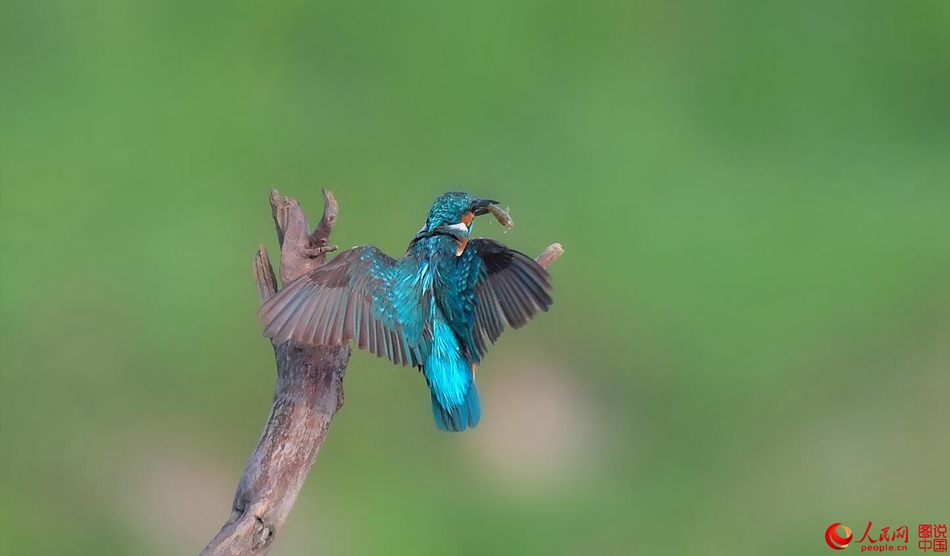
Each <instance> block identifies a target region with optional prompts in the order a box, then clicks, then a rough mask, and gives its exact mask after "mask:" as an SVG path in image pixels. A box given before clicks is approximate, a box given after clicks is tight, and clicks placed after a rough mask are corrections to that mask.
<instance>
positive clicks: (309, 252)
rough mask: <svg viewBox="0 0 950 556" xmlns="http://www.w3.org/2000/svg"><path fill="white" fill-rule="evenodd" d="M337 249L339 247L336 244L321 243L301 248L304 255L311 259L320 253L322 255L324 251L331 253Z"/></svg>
mask: <svg viewBox="0 0 950 556" xmlns="http://www.w3.org/2000/svg"><path fill="white" fill-rule="evenodd" d="M337 249H339V247H338V246H336V245H323V246H320V247H305V248H304V249H303V253H304V255H306V256H308V257H310V258H311V259H316V258H317V257H319V256H320V255H323V254H324V253H332V252H333V251H336V250H337Z"/></svg>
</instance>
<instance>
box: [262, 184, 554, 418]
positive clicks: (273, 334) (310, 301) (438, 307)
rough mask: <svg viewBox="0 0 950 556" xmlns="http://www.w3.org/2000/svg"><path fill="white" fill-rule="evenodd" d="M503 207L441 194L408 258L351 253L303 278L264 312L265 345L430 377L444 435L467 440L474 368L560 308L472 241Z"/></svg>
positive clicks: (516, 267)
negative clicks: (359, 355) (369, 356)
mask: <svg viewBox="0 0 950 556" xmlns="http://www.w3.org/2000/svg"><path fill="white" fill-rule="evenodd" d="M495 205H497V201H494V200H492V199H483V198H477V197H473V196H472V195H469V194H468V193H461V192H450V193H445V194H443V195H440V196H439V197H438V198H437V199H436V200H435V202H434V203H433V204H432V208H431V210H429V216H428V218H427V219H426V222H425V225H424V226H422V229H420V230H419V232H418V233H416V235H415V237H413V238H412V241H410V242H409V248H408V249H407V251H406V255H405V256H404V257H403V258H401V259H398V260H397V259H394V258H393V257H390V256H389V255H387V254H386V253H384V252H383V251H381V250H380V249H379V248H377V247H375V246H373V245H361V246H357V247H353V248H351V249H347V250H346V251H343V252H341V253H340V254H339V255H337V256H336V257H334V258H333V259H332V260H330V261H329V262H327V263H326V264H324V265H323V266H320V267H318V268H316V269H314V270H312V271H310V272H309V273H307V274H305V275H303V276H301V277H300V278H298V279H296V280H294V281H293V282H291V283H289V284H286V285H285V287H284V288H283V289H282V290H281V291H280V292H279V293H277V294H276V295H275V296H274V297H272V298H271V299H270V300H268V301H267V303H265V304H264V305H263V306H262V307H261V309H260V310H259V311H258V316H259V318H260V321H261V324H262V325H263V326H264V336H267V337H269V338H271V339H272V340H273V341H274V343H276V344H282V343H284V342H287V341H289V340H295V341H297V342H301V343H304V344H309V345H313V346H337V345H343V344H345V343H347V342H349V341H350V340H353V341H354V342H355V343H356V345H357V346H358V347H359V348H360V349H364V350H368V351H370V352H372V353H374V354H376V355H377V356H378V357H386V358H388V359H389V360H391V361H392V362H393V363H394V364H396V365H407V366H412V367H416V368H417V369H419V371H421V373H422V375H423V376H424V377H425V380H426V384H427V385H428V387H429V391H430V394H431V402H432V413H433V416H434V417H435V424H436V426H437V427H438V428H439V429H441V430H443V431H451V432H460V431H464V430H465V429H467V428H470V427H475V426H476V425H478V422H479V420H480V419H481V414H482V409H481V402H480V401H479V398H478V389H477V388H476V387H475V369H476V367H477V366H478V364H479V363H480V362H481V360H482V357H484V356H485V354H486V353H487V351H488V348H489V346H490V345H493V344H494V343H495V342H496V341H497V340H498V338H499V336H501V333H502V332H503V331H504V330H505V328H506V327H510V328H521V327H522V326H524V325H525V324H527V322H528V321H529V320H531V319H532V318H533V317H534V316H535V315H537V314H538V313H539V312H541V311H547V310H548V308H549V307H550V306H551V304H552V303H553V300H552V298H551V295H550V291H551V284H550V280H549V276H548V273H547V271H546V270H545V269H544V268H542V267H541V265H539V264H538V263H537V262H535V260H534V259H532V258H531V257H529V256H527V255H525V254H524V253H521V252H519V251H516V250H514V249H510V248H508V247H506V246H505V245H503V244H501V243H500V242H498V241H495V240H492V239H485V238H471V237H470V235H471V233H472V228H473V226H474V223H475V218H476V217H477V216H481V215H484V214H488V213H489V212H492V213H494V214H499V212H500V211H499V210H497V207H496V206H495Z"/></svg>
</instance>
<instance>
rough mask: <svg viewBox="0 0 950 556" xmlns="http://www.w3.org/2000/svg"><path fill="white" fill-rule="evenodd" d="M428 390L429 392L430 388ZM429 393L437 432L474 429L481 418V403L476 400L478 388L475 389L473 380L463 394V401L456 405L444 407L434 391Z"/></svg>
mask: <svg viewBox="0 0 950 556" xmlns="http://www.w3.org/2000/svg"><path fill="white" fill-rule="evenodd" d="M429 388H430V390H431V389H432V386H431V385H430V386H429ZM431 392H432V415H433V416H434V417H435V426H436V427H438V428H439V430H443V431H449V432H462V431H464V430H465V429H467V428H469V427H472V428H474V427H475V425H477V424H478V421H479V420H480V419H481V418H482V403H481V401H479V399H478V388H476V387H475V381H474V380H473V381H472V383H471V385H470V387H469V389H468V392H467V393H466V394H465V400H464V401H463V402H462V403H460V404H458V405H453V406H449V407H446V406H444V405H442V404H441V403H440V402H439V399H438V396H437V395H436V393H435V390H431Z"/></svg>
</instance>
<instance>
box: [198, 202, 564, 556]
mask: <svg viewBox="0 0 950 556" xmlns="http://www.w3.org/2000/svg"><path fill="white" fill-rule="evenodd" d="M323 198H324V207H323V216H322V217H321V218H320V222H319V223H318V224H317V226H316V227H315V228H314V230H313V233H311V232H310V227H309V225H308V223H307V218H306V216H304V213H303V210H302V209H301V208H300V205H299V204H298V203H297V201H296V200H294V199H292V198H290V197H283V196H281V195H280V194H279V193H278V192H277V191H276V190H274V191H271V195H270V204H271V210H272V213H273V216H274V222H275V224H276V225H277V239H278V241H279V242H280V246H281V254H280V278H281V281H282V282H283V283H285V284H286V283H288V282H290V281H292V280H293V279H295V278H297V277H298V276H301V275H303V274H304V273H306V272H308V271H310V270H312V269H313V268H316V267H317V266H319V265H321V264H323V263H324V262H325V261H326V253H327V252H330V251H334V250H336V246H332V245H330V234H331V233H332V232H333V226H334V225H335V224H336V218H337V214H338V211H339V207H338V206H337V203H336V200H335V199H334V198H333V194H332V193H330V192H329V191H327V190H324V191H323ZM563 252H564V250H563V249H562V248H561V245H560V244H557V243H555V244H553V245H551V246H550V247H548V248H547V249H545V251H544V252H543V253H542V254H541V256H539V257H538V262H539V263H540V264H541V265H542V266H544V267H547V266H548V265H550V264H551V263H553V262H554V261H555V260H557V258H558V257H560V256H561V254H562V253H563ZM254 282H255V283H256V284H257V290H258V295H259V297H260V301H261V303H262V304H263V303H264V302H265V301H267V300H268V299H270V298H271V296H273V295H274V294H275V293H277V278H276V276H275V275H274V269H273V267H272V266H271V264H270V259H269V258H268V256H267V249H266V248H265V247H264V246H263V245H261V246H260V249H259V250H258V252H257V255H256V256H255V257H254ZM274 356H275V358H276V360H277V386H276V387H275V390H274V401H273V404H272V405H271V411H270V415H269V416H268V418H267V425H266V426H265V427H264V432H263V434H262V435H261V439H260V440H259V441H258V443H257V448H255V449H254V453H252V454H251V458H250V460H249V461H248V462H247V466H246V467H245V468H244V473H243V475H242V476H241V482H240V483H239V484H238V488H237V492H236V493H235V495H234V502H233V503H232V505H231V516H230V517H229V518H228V520H227V521H226V522H225V524H224V526H223V527H222V528H221V531H219V532H218V534H217V535H216V536H215V537H214V538H213V539H212V540H211V542H210V543H208V545H207V546H206V547H205V549H204V550H203V551H202V552H201V556H260V555H264V554H267V553H268V552H269V551H270V548H271V546H273V544H274V540H275V539H276V538H277V533H278V532H280V528H281V526H282V525H283V524H284V521H286V519H287V516H288V515H289V514H290V511H291V509H292V508H293V505H294V502H296V501H297V496H298V495H299V494H300V489H301V488H303V483H304V481H305V480H306V478H307V474H308V473H309V472H310V468H311V467H312V466H313V464H314V462H315V461H316V458H317V453H318V452H319V451H320V446H322V445H323V440H324V438H326V434H327V432H328V431H329V429H330V423H331V421H332V420H333V416H334V415H335V414H336V412H337V411H339V410H340V408H341V407H343V377H344V375H345V374H346V366H347V363H348V362H349V359H350V348H349V347H348V346H341V347H313V346H308V345H305V344H300V343H297V342H294V341H290V342H288V343H286V344H283V345H279V346H274Z"/></svg>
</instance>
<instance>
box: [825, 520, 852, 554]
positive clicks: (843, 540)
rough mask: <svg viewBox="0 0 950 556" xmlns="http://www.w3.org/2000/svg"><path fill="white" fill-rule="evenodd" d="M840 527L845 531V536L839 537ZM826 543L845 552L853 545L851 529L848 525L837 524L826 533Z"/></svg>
mask: <svg viewBox="0 0 950 556" xmlns="http://www.w3.org/2000/svg"><path fill="white" fill-rule="evenodd" d="M838 527H841V528H842V529H844V536H843V537H842V536H840V535H838ZM825 542H826V543H828V546H830V547H831V548H834V549H835V550H844V549H845V548H848V545H849V544H850V543H851V529H848V526H847V525H841V524H840V523H835V524H833V525H832V526H831V527H829V528H828V529H827V530H826V531H825Z"/></svg>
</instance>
